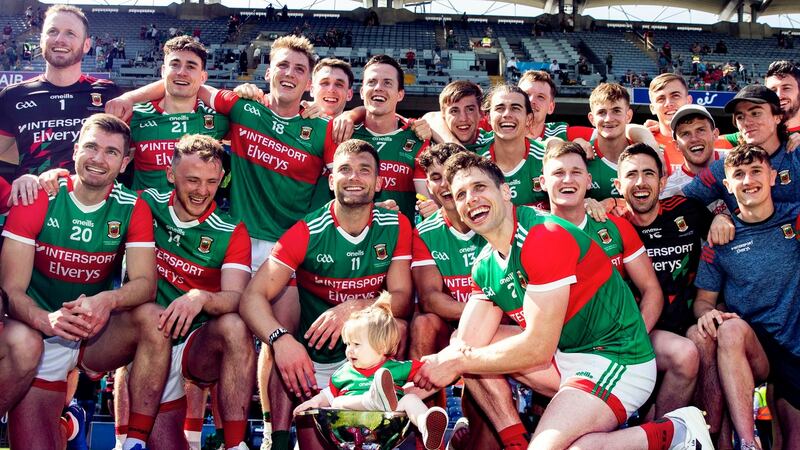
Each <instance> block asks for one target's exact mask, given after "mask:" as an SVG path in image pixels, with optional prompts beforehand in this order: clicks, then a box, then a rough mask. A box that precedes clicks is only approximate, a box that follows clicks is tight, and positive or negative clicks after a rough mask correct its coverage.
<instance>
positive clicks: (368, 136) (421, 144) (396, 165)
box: [352, 124, 430, 221]
mask: <svg viewBox="0 0 800 450" xmlns="http://www.w3.org/2000/svg"><path fill="white" fill-rule="evenodd" d="M352 138H353V139H361V140H362V141H366V142H369V143H370V144H372V146H373V147H375V150H377V151H378V156H379V157H380V160H381V166H380V168H379V170H378V172H379V174H380V176H381V180H382V183H383V184H382V185H381V186H380V188H381V191H380V192H378V193H377V194H376V195H375V201H376V202H382V201H385V200H389V199H392V200H394V201H396V202H397V206H399V207H400V211H401V212H402V213H403V214H405V215H406V217H408V218H409V220H411V221H413V220H414V207H415V206H416V204H417V202H416V199H415V197H414V194H415V193H416V189H415V188H414V180H415V179H417V180H424V179H425V173H424V172H423V171H422V169H421V168H420V167H419V164H417V163H416V159H417V156H418V155H419V153H420V152H421V151H422V150H424V149H425V148H427V147H428V145H429V144H430V142H429V141H422V140H420V139H419V138H418V137H417V135H416V134H414V132H413V131H412V130H411V127H409V126H408V125H404V126H402V127H401V128H398V129H397V130H395V131H393V132H391V133H386V134H377V133H373V132H372V131H370V130H369V129H368V128H367V127H366V126H364V124H361V125H357V126H356V127H355V129H354V130H353V136H352Z"/></svg>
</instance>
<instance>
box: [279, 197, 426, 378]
mask: <svg viewBox="0 0 800 450" xmlns="http://www.w3.org/2000/svg"><path fill="white" fill-rule="evenodd" d="M271 259H273V260H274V261H277V262H279V263H281V264H283V265H285V266H287V267H289V268H290V269H292V270H294V271H295V274H296V276H297V288H298V291H299V293H300V329H299V330H298V333H297V337H298V339H300V340H301V342H303V343H305V342H306V341H305V338H304V337H303V335H304V334H305V333H306V331H307V330H308V328H309V327H310V326H311V324H312V323H314V321H315V320H316V319H317V318H318V317H319V316H320V315H321V314H322V313H324V312H325V311H327V310H328V309H330V308H331V307H333V306H336V305H338V304H339V303H342V302H345V301H347V300H356V299H369V298H377V297H378V295H379V294H380V292H381V291H382V290H384V289H385V286H386V273H387V272H388V270H389V266H390V265H391V263H392V261H393V260H402V259H407V260H410V259H411V225H410V223H409V221H408V219H407V218H406V217H405V216H404V215H402V214H399V213H398V212H397V211H389V210H387V209H383V208H378V207H375V208H373V210H372V217H371V218H370V221H369V224H368V225H367V227H366V228H364V231H362V232H361V234H359V235H358V236H352V235H350V234H348V233H347V232H346V231H344V230H343V229H342V228H340V227H339V223H338V221H337V219H336V215H335V214H334V212H333V202H331V203H330V204H328V205H325V206H324V207H322V208H320V209H318V210H316V211H314V212H312V213H310V214H308V215H307V216H306V217H305V218H303V220H301V221H299V222H297V223H296V224H295V225H294V226H293V227H291V228H290V229H289V230H288V231H286V233H285V234H284V235H283V236H282V237H281V239H280V240H279V241H278V242H277V243H276V244H275V247H274V248H273V249H272V256H271ZM308 350H309V352H308V353H309V356H311V359H312V360H314V361H316V362H319V363H332V362H338V361H341V360H343V359H344V344H342V341H341V339H340V340H339V341H338V342H337V343H336V347H335V348H334V349H333V350H328V347H327V346H326V347H323V348H322V349H321V350H316V349H313V348H309V349H308Z"/></svg>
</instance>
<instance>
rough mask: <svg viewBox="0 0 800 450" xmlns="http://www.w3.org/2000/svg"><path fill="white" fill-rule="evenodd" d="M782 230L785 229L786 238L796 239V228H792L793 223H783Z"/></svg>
mask: <svg viewBox="0 0 800 450" xmlns="http://www.w3.org/2000/svg"><path fill="white" fill-rule="evenodd" d="M781 230H782V231H783V237H784V238H786V239H794V238H795V236H796V234H795V232H794V228H792V224H790V223H787V224H786V225H781Z"/></svg>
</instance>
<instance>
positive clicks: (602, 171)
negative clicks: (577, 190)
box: [586, 139, 622, 200]
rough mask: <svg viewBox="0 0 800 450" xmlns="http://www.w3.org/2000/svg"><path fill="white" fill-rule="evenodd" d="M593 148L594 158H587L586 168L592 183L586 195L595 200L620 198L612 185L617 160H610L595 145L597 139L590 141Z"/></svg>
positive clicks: (614, 178)
mask: <svg viewBox="0 0 800 450" xmlns="http://www.w3.org/2000/svg"><path fill="white" fill-rule="evenodd" d="M591 144H592V148H594V153H595V156H594V159H590V160H589V164H588V170H589V174H591V175H592V184H591V186H589V189H588V190H587V191H586V196H587V197H590V198H593V199H595V200H605V199H607V198H611V197H615V198H622V195H620V193H619V191H617V188H616V187H614V180H616V179H617V161H611V160H610V159H608V158H606V157H605V156H604V155H603V152H602V151H600V148H599V146H598V145H597V140H596V139H593V140H592V141H591Z"/></svg>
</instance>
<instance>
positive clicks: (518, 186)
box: [477, 133, 549, 209]
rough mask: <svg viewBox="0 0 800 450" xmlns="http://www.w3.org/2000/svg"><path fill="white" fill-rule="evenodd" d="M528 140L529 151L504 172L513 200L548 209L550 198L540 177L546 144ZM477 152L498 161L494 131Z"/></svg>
mask: <svg viewBox="0 0 800 450" xmlns="http://www.w3.org/2000/svg"><path fill="white" fill-rule="evenodd" d="M526 142H528V153H526V154H525V158H524V159H523V160H521V161H520V162H519V163H518V164H517V166H516V167H514V168H513V169H511V170H510V171H508V172H505V171H504V172H503V175H504V176H505V178H506V183H508V187H509V189H510V190H511V202H512V203H513V204H515V205H520V206H536V207H540V208H544V209H548V206H547V205H548V204H549V199H548V197H547V192H545V191H544V189H542V184H541V182H539V177H540V176H541V175H542V166H543V164H542V158H544V152H545V148H544V145H543V144H542V143H541V142H539V141H535V140H532V139H526ZM477 153H478V154H479V155H481V156H483V157H484V158H489V159H491V160H492V161H494V162H497V157H496V155H495V150H494V133H492V134H491V136H489V137H487V139H486V140H485V142H484V145H483V147H482V148H481V149H479V150H477Z"/></svg>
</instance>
